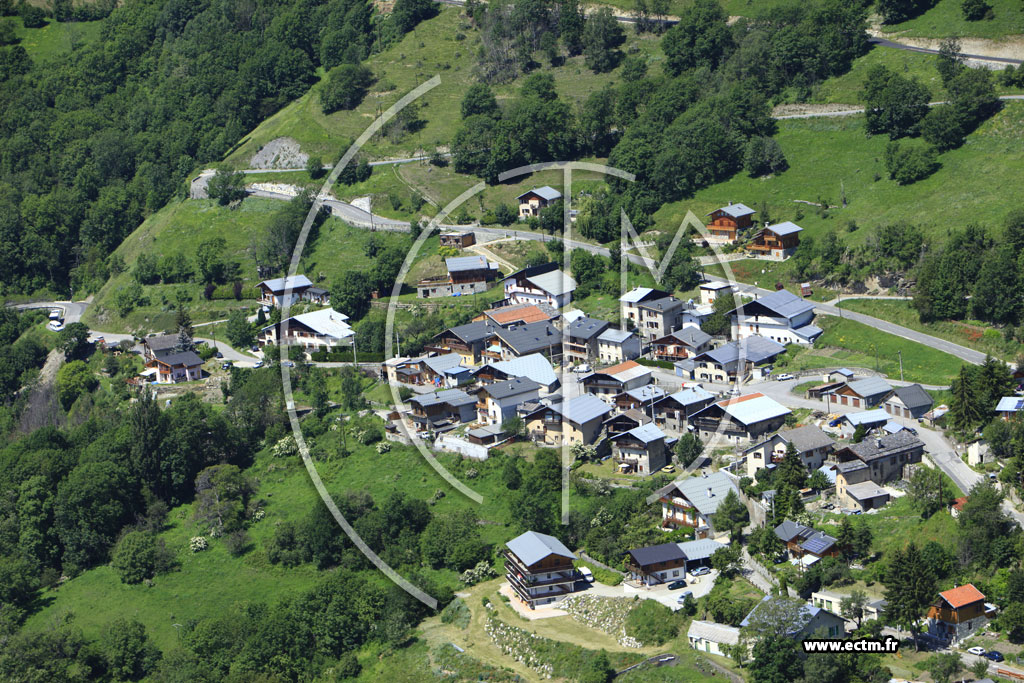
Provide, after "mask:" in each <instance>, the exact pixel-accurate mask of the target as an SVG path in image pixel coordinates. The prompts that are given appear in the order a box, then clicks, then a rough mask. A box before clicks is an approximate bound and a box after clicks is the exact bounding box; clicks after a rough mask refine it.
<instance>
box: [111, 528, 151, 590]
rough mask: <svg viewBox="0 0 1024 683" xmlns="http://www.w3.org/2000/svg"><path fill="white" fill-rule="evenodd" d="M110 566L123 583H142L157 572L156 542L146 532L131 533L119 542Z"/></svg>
mask: <svg viewBox="0 0 1024 683" xmlns="http://www.w3.org/2000/svg"><path fill="white" fill-rule="evenodd" d="M110 566H112V567H113V568H114V571H116V572H117V575H118V576H120V577H121V581H122V583H140V582H142V581H143V580H144V579H150V578H152V577H153V574H154V573H155V572H156V541H155V539H154V538H153V536H152V534H148V533H146V532H145V531H129V532H128V533H127V534H125V535H124V536H122V537H121V540H120V541H118V543H117V547H116V548H114V556H113V557H112V558H111V560H110Z"/></svg>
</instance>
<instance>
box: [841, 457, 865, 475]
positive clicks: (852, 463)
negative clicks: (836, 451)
mask: <svg viewBox="0 0 1024 683" xmlns="http://www.w3.org/2000/svg"><path fill="white" fill-rule="evenodd" d="M863 469H867V465H865V464H864V463H862V462H861V461H860V460H847V461H846V462H839V463H836V471H837V472H841V473H842V474H849V473H850V472H856V471H857V470H863Z"/></svg>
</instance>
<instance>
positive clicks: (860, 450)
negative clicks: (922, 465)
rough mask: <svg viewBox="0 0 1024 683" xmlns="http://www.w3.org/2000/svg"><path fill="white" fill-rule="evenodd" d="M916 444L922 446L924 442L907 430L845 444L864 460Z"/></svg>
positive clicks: (913, 446) (906, 448)
mask: <svg viewBox="0 0 1024 683" xmlns="http://www.w3.org/2000/svg"><path fill="white" fill-rule="evenodd" d="M918 446H924V442H923V441H921V440H920V439H918V438H917V437H916V436H914V435H913V434H911V433H910V432H909V431H907V430H905V429H904V430H902V431H899V432H896V433H895V434H886V435H885V436H882V437H879V438H871V437H868V438H866V439H864V440H863V441H861V442H860V443H853V444H850V445H849V446H847V448H849V449H850V450H851V451H853V452H854V453H856V454H857V457H858V458H860V459H861V460H863V461H864V462H870V461H871V460H876V459H878V458H883V457H885V456H887V455H891V454H892V453H900V452H902V451H905V450H910V449H912V448H916V447H918Z"/></svg>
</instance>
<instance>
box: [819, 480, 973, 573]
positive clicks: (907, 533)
mask: <svg viewBox="0 0 1024 683" xmlns="http://www.w3.org/2000/svg"><path fill="white" fill-rule="evenodd" d="M947 482H948V479H947ZM827 517H828V521H829V522H831V523H833V524H835V525H836V526H835V528H833V529H825V531H826V532H828V533H831V534H832V535H833V536H834V535H835V534H836V533H837V532H838V530H839V526H838V525H839V523H840V522H841V521H842V518H843V515H839V514H829V515H827ZM854 521H855V522H856V523H858V524H859V523H861V522H863V523H864V524H867V525H868V528H869V529H871V534H872V540H871V551H872V552H873V553H881V559H880V561H882V562H884V561H885V556H886V554H887V553H890V552H892V551H893V550H896V549H898V548H903V547H905V546H906V545H907V544H908V543H910V542H911V541H913V542H914V543H916V544H917V546H918V547H919V548H920V547H922V546H924V545H925V544H926V543H928V542H929V541H936V542H938V543H940V544H941V545H943V546H945V548H946V549H947V550H950V551H955V550H956V545H955V544H956V533H957V532H956V529H957V522H956V520H955V519H953V517H952V516H951V515H950V514H949V510H940V511H938V512H936V513H935V514H934V515H932V516H931V517H929V518H928V519H926V520H922V519H921V514H920V512H918V511H917V510H916V509H915V508H914V505H913V503H912V502H911V500H910V497H909V496H903V497H901V498H894V499H893V500H892V502H890V503H889V504H888V505H886V506H885V507H884V508H882V509H880V510H878V511H877V512H875V513H873V514H870V515H859V516H858V517H857V519H856V520H854ZM876 561H879V560H876Z"/></svg>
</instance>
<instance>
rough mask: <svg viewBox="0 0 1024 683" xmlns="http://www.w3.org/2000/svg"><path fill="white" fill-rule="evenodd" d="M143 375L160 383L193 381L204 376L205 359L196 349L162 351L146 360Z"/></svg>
mask: <svg viewBox="0 0 1024 683" xmlns="http://www.w3.org/2000/svg"><path fill="white" fill-rule="evenodd" d="M141 375H142V377H144V378H147V379H148V378H150V377H152V378H153V381H154V382H157V383H159V384H170V383H173V382H191V381H193V380H197V379H202V378H203V359H202V358H200V357H199V356H198V355H197V354H196V352H195V351H172V352H169V353H162V354H160V355H156V356H154V357H152V358H151V359H149V360H147V361H146V369H145V370H143V371H142V373H141Z"/></svg>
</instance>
